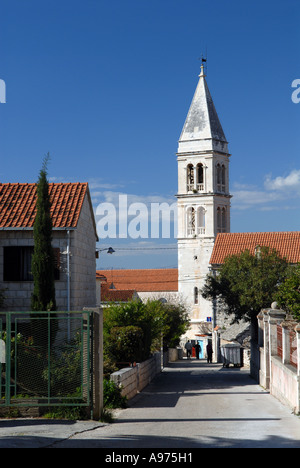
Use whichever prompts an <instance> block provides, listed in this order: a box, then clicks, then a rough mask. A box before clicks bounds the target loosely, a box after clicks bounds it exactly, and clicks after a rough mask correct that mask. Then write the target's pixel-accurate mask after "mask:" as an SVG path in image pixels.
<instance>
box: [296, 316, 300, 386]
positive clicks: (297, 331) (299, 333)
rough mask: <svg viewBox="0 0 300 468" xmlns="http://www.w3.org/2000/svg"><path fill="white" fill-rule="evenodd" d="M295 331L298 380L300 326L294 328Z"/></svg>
mask: <svg viewBox="0 0 300 468" xmlns="http://www.w3.org/2000/svg"><path fill="white" fill-rule="evenodd" d="M295 331H296V334H297V375H298V377H299V380H300V325H297V326H296V327H295Z"/></svg>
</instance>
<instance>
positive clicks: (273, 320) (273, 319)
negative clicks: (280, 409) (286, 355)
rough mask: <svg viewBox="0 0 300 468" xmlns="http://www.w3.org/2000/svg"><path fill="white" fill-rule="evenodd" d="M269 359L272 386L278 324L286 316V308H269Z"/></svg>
mask: <svg viewBox="0 0 300 468" xmlns="http://www.w3.org/2000/svg"><path fill="white" fill-rule="evenodd" d="M268 316H269V320H268V321H269V341H270V348H269V360H270V387H271V386H272V356H277V325H279V324H280V323H282V322H283V321H284V319H285V318H286V313H285V312H284V310H279V309H269V311H268Z"/></svg>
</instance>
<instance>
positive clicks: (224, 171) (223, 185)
mask: <svg viewBox="0 0 300 468" xmlns="http://www.w3.org/2000/svg"><path fill="white" fill-rule="evenodd" d="M221 191H222V192H223V193H225V192H226V168H225V166H224V164H222V187H221Z"/></svg>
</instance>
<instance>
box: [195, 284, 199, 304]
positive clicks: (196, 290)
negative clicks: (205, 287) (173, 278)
mask: <svg viewBox="0 0 300 468" xmlns="http://www.w3.org/2000/svg"><path fill="white" fill-rule="evenodd" d="M198 303H199V290H198V288H196V287H195V288H194V304H195V305H197V304H198Z"/></svg>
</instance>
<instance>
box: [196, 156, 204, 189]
mask: <svg viewBox="0 0 300 468" xmlns="http://www.w3.org/2000/svg"><path fill="white" fill-rule="evenodd" d="M197 190H198V192H203V190H204V168H203V164H201V163H200V164H198V165H197Z"/></svg>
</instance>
